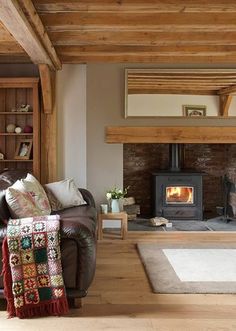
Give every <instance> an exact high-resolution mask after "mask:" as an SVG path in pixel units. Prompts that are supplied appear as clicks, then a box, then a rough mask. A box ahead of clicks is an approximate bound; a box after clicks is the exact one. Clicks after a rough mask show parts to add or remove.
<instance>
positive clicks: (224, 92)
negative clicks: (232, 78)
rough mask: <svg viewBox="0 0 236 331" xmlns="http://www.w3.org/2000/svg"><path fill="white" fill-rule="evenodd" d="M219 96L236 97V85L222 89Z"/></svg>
mask: <svg viewBox="0 0 236 331" xmlns="http://www.w3.org/2000/svg"><path fill="white" fill-rule="evenodd" d="M218 94H219V95H229V94H230V95H235V94H236V85H233V86H229V87H225V88H222V89H221V90H219V91H218Z"/></svg>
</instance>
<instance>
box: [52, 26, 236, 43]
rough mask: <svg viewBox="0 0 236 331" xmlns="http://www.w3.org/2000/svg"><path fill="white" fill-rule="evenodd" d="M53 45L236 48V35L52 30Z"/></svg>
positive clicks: (229, 33) (221, 33)
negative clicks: (227, 46) (210, 46)
mask: <svg viewBox="0 0 236 331" xmlns="http://www.w3.org/2000/svg"><path fill="white" fill-rule="evenodd" d="M49 34H50V39H51V41H52V42H53V45H54V46H55V45H56V46H63V45H66V46H71V45H132V46H155V45H156V46H165V45H229V44H230V45H236V32H222V31H221V32H220V31H219V32H218V33H217V38H216V33H215V32H200V31H199V32H186V31H185V32H175V31H170V32H162V33H161V32H153V31H139V32H136V31H91V30H88V31H84V30H73V31H51V32H50V33H49Z"/></svg>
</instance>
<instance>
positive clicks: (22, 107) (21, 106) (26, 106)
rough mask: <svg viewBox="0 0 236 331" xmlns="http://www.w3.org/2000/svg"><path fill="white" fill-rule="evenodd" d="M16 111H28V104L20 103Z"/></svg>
mask: <svg viewBox="0 0 236 331" xmlns="http://www.w3.org/2000/svg"><path fill="white" fill-rule="evenodd" d="M17 111H18V112H26V113H27V112H29V111H30V105H24V104H22V105H20V107H19V108H17Z"/></svg>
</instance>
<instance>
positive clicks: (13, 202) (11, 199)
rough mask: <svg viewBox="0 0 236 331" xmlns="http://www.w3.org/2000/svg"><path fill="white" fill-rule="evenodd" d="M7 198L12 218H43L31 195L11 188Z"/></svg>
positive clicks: (7, 192)
mask: <svg viewBox="0 0 236 331" xmlns="http://www.w3.org/2000/svg"><path fill="white" fill-rule="evenodd" d="M5 196H6V201H7V204H8V207H9V210H10V214H11V217H12V218H24V217H31V216H42V211H41V210H40V209H39V208H37V206H36V205H35V202H34V201H33V199H32V197H31V195H30V194H29V193H25V192H21V191H19V190H15V189H14V188H12V187H9V188H8V189H7V190H6V195H5Z"/></svg>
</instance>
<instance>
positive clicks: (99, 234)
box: [98, 215, 103, 240]
mask: <svg viewBox="0 0 236 331" xmlns="http://www.w3.org/2000/svg"><path fill="white" fill-rule="evenodd" d="M102 221H103V220H102V216H101V215H99V216H98V240H102V237H103V232H102Z"/></svg>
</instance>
